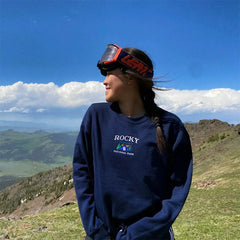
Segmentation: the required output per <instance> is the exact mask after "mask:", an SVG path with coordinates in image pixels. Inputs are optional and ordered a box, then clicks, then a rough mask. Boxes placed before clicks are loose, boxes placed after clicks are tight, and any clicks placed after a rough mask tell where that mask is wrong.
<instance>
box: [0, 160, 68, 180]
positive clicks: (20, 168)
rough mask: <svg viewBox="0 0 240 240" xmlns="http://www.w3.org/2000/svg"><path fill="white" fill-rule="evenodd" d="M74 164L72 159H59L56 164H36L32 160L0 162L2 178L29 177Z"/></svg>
mask: <svg viewBox="0 0 240 240" xmlns="http://www.w3.org/2000/svg"><path fill="white" fill-rule="evenodd" d="M71 163H72V158H71V157H60V156H59V157H58V158H56V163H44V162H35V161H31V160H19V161H8V160H6V161H3V160H1V161H0V169H1V171H0V177H1V176H7V175H8V176H15V177H29V176H32V175H35V174H37V173H39V172H43V171H47V170H49V169H53V168H56V167H59V166H63V165H67V164H71Z"/></svg>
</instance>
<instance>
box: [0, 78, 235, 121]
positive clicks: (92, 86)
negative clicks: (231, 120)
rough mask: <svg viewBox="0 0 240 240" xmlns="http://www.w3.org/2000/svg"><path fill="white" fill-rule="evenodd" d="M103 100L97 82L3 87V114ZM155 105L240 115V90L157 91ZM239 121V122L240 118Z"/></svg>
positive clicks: (0, 92) (190, 112)
mask: <svg viewBox="0 0 240 240" xmlns="http://www.w3.org/2000/svg"><path fill="white" fill-rule="evenodd" d="M101 101H104V86H103V84H102V83H100V82H97V81H90V82H85V83H82V82H69V83H66V84H64V85H63V86H60V87H59V86H57V85H56V84H54V83H48V84H36V83H31V84H26V83H23V82H17V83H15V84H13V85H9V86H0V112H2V113H4V112H5V113H6V112H8V113H11V112H22V113H25V114H27V113H32V112H37V113H39V114H40V113H42V114H44V113H45V112H48V111H47V110H48V109H51V108H55V109H56V108H57V109H58V108H61V109H71V108H76V107H81V106H83V105H90V104H91V103H93V102H101ZM156 102H157V104H158V105H159V106H161V107H163V108H164V109H166V110H168V111H171V112H174V113H176V114H180V115H181V116H182V115H188V116H190V115H193V114H201V113H202V114H203V113H204V115H205V116H206V114H211V115H212V114H214V113H221V112H224V114H225V115H227V113H231V114H234V116H235V117H236V116H240V91H239V90H234V89H229V88H218V89H210V90H177V89H172V90H169V91H161V92H157V98H156ZM238 120H240V119H238Z"/></svg>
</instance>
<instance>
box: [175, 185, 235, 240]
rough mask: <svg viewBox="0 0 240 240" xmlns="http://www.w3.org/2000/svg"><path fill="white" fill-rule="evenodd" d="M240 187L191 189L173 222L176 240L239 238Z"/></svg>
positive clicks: (225, 239)
mask: <svg viewBox="0 0 240 240" xmlns="http://www.w3.org/2000/svg"><path fill="white" fill-rule="evenodd" d="M239 192H240V187H236V188H227V187H213V188H207V189H197V188H195V187H192V188H191V191H190V193H189V197H188V199H187V202H186V204H185V206H184V208H183V210H182V212H181V213H180V215H179V217H178V218H177V220H176V222H175V223H174V226H173V228H174V232H175V235H176V239H177V240H188V239H189V240H190V239H194V240H205V239H206V240H208V239H211V240H230V239H231V240H237V239H239V236H240V228H239V222H240V207H239V206H240V199H239Z"/></svg>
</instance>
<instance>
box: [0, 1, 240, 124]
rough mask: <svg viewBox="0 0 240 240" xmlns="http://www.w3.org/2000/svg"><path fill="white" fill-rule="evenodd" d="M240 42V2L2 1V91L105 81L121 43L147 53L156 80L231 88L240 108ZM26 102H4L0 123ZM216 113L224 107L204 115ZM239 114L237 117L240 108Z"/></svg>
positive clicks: (182, 86) (174, 84)
mask: <svg viewBox="0 0 240 240" xmlns="http://www.w3.org/2000/svg"><path fill="white" fill-rule="evenodd" d="M239 42H240V1H239V0H238V1H236V0H168V1H166V0H119V1H118V0H107V1H106V0H99V1H94V0H88V1H87V0H65V1H64V0H0V87H2V89H3V90H2V93H4V94H5V95H6V96H7V94H6V93H5V91H6V89H8V91H9V89H10V88H11V89H16V86H15V85H14V84H16V83H17V82H22V84H23V85H21V84H20V85H21V86H25V87H26V88H28V87H30V85H29V84H32V83H34V84H38V85H35V87H36V86H43V85H44V84H45V85H47V84H48V83H50V82H53V83H54V84H55V85H56V87H57V88H59V89H61V87H62V86H64V84H69V83H72V82H81V83H86V82H88V81H98V82H101V81H103V77H102V76H101V75H100V74H99V71H98V69H97V68H96V63H97V61H98V59H99V58H100V57H101V55H102V53H103V52H104V50H105V47H106V44H108V43H116V44H118V45H119V46H122V47H126V46H131V47H136V48H140V49H142V50H145V51H146V52H147V53H148V54H149V55H150V57H151V58H152V60H153V63H154V67H155V76H162V75H165V74H167V76H166V77H165V80H171V82H169V83H164V84H163V86H164V87H167V88H173V89H177V90H180V91H181V90H182V91H183V90H189V91H191V90H199V91H205V90H209V91H210V90H212V89H221V88H224V89H231V90H234V94H236V95H237V97H236V101H235V102H233V103H231V104H232V105H234V106H235V107H236V105H237V106H238V107H239V105H240V102H239V97H238V95H239V90H240V44H239ZM41 84H42V85H41ZM20 85H17V86H18V91H20V90H21V89H22V88H21V87H20ZM6 86H8V88H6ZM68 86H69V85H68ZM81 86H82V85H81ZM4 87H5V88H4ZM82 87H83V86H82ZM28 89H29V88H28ZM38 89H40V88H38ZM64 89H65V88H64ZM11 91H12V90H11ZM29 91H30V90H29ZM34 91H36V90H31V94H32V93H33V92H34ZM200 93H201V92H200ZM20 95H21V94H20ZM21 96H22V95H21ZM218 96H219V95H218ZM2 97H3V94H2ZM0 99H1V96H0ZM4 99H6V97H5V98H4ZM19 101H20V99H15V100H14V101H12V102H11V100H9V101H7V100H5V102H4V103H2V104H0V113H1V114H0V120H1V119H2V120H3V119H7V117H6V112H8V114H9V113H10V112H14V114H16V112H18V114H20V112H21V109H24V108H20V107H19V106H20V103H19ZM89 101H90V100H89ZM198 101H199V102H201V103H202V102H203V101H202V100H201V101H200V100H198ZM216 101H219V100H216ZM0 102H1V101H0ZM10 102H11V103H10ZM199 102H198V104H199ZM14 104H16V105H14ZM23 105H24V104H23ZM40 105H41V104H40ZM50 105H51V104H50ZM165 105H166V106H169V104H165ZM232 105H231V106H232ZM82 106H83V104H81V103H79V105H77V106H76V105H74V108H77V107H82ZM227 106H229V105H227ZM55 107H57V108H60V109H62V110H63V109H64V111H65V110H66V108H67V109H68V108H69V106H67V107H66V106H61V107H59V105H57V106H54V108H55ZM71 107H72V106H71ZM170 108H171V109H173V110H174V111H175V110H176V113H178V112H179V109H175V108H174V107H170ZM13 109H15V110H16V109H18V111H13ZM36 109H38V110H39V109H41V108H40V107H39V108H37V107H36ZM36 109H35V110H36ZM42 109H45V110H46V109H47V110H49V109H50V107H49V108H48V107H47V104H46V105H45V106H44V108H42ZM25 110H26V109H25ZM45 110H44V111H45ZM75 110H76V109H75ZM39 111H40V110H39ZM44 111H42V114H43V112H44ZM49 111H50V110H49ZM59 111H60V110H59ZM67 111H69V109H68V110H67ZM214 111H215V112H218V111H219V110H218V109H217V110H216V109H215V110H211V111H209V110H206V111H205V115H202V116H201V115H199V117H198V118H201V117H205V116H207V113H209V116H210V115H211V114H212V113H214ZM224 111H225V110H224ZM234 111H235V112H234V116H235V115H238V114H236V113H238V111H240V107H239V108H235V110H234ZM45 112H46V111H45ZM52 112H54V114H55V115H56V112H55V111H52ZM28 113H29V116H30V113H31V111H30V110H29V112H28ZM210 113H211V114H210ZM4 114H5V115H4ZM24 114H25V115H24V116H25V117H26V111H25V113H24ZM54 114H53V115H52V116H54ZM239 114H240V112H239ZM226 115H227V114H226ZM12 116H15V115H12ZM29 116H28V117H29ZM42 116H43V115H42ZM211 116H212V115H211ZM213 117H214V116H213ZM216 117H219V118H221V115H216ZM183 118H184V115H183ZM184 119H185V118H184ZM186 119H190V117H189V118H186ZM196 119H197V118H196ZM223 119H225V118H224V117H223ZM190 120H191V119H190ZM227 120H228V121H230V122H237V121H238V120H239V121H240V119H239V118H236V117H234V119H232V120H231V118H230V119H227Z"/></svg>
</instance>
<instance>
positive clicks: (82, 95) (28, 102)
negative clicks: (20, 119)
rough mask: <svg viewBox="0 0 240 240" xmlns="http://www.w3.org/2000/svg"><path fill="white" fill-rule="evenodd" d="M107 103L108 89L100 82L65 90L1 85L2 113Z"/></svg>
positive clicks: (69, 86)
mask: <svg viewBox="0 0 240 240" xmlns="http://www.w3.org/2000/svg"><path fill="white" fill-rule="evenodd" d="M98 101H104V86H103V84H102V83H100V82H96V81H91V82H86V83H81V82H70V83H66V84H64V85H63V86H61V87H58V86H57V85H56V84H54V83H52V82H51V83H48V84H36V83H30V84H26V83H23V82H17V83H15V84H13V85H9V86H0V111H1V112H6V111H8V112H10V111H12V109H13V108H15V109H18V110H19V111H20V110H21V109H22V110H23V112H26V111H28V112H31V111H38V112H39V111H42V110H43V109H44V110H46V109H47V108H52V107H60V108H61V107H77V106H80V105H89V104H91V103H92V102H98Z"/></svg>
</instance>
